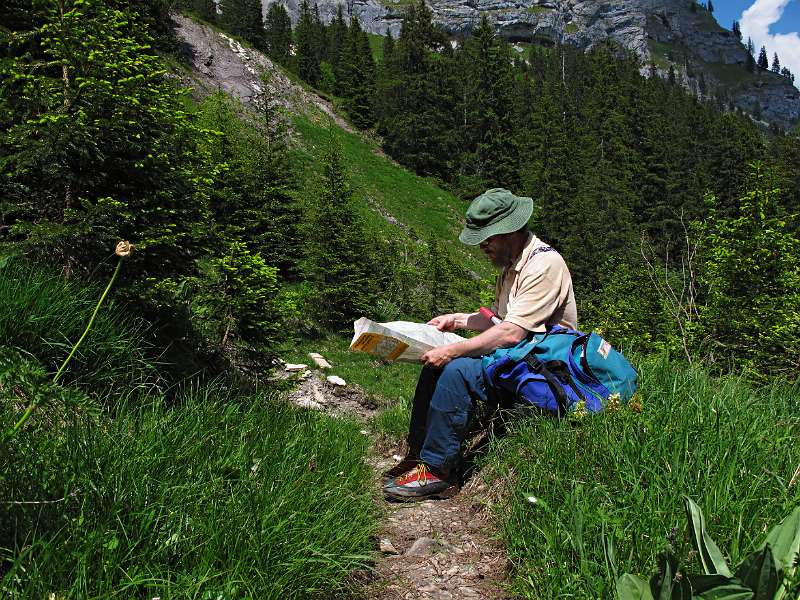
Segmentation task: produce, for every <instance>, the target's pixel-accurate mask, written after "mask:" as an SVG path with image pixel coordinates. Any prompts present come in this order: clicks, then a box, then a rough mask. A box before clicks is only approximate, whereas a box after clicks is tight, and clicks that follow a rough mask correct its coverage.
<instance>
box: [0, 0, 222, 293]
mask: <svg viewBox="0 0 800 600" xmlns="http://www.w3.org/2000/svg"><path fill="white" fill-rule="evenodd" d="M61 8H63V11H62V10H60V9H59V6H58V5H56V4H55V3H52V4H42V5H37V6H36V7H35V8H34V9H33V10H31V13H30V14H29V15H28V16H29V17H30V20H29V21H28V24H27V27H30V29H27V30H22V31H21V32H20V33H21V35H18V36H14V37H13V38H11V40H10V42H9V47H8V50H7V51H4V52H3V55H2V70H3V73H4V77H3V79H4V83H3V91H2V94H0V114H2V115H3V116H2V117H0V119H2V123H3V125H4V126H3V127H2V129H1V130H0V155H2V157H3V159H2V161H0V198H2V199H3V202H4V204H5V206H4V207H3V212H4V222H5V223H6V224H10V225H11V226H12V227H11V232H12V234H13V235H14V236H15V239H17V240H19V241H21V242H22V243H24V244H26V245H29V247H30V250H36V249H37V248H38V249H44V248H56V249H57V250H56V258H55V259H56V260H58V261H61V262H62V264H63V266H64V268H65V271H67V272H69V271H70V270H72V269H73V268H75V267H78V268H80V267H86V268H89V267H90V266H94V265H97V264H100V263H101V262H102V261H103V260H104V259H105V256H106V251H107V248H109V247H110V245H111V244H112V242H114V241H116V240H119V239H130V240H131V241H133V242H134V243H136V244H137V245H139V246H140V248H142V249H146V251H145V252H141V253H139V254H138V256H137V257H136V258H135V259H134V260H133V261H132V262H131V263H130V266H129V267H128V269H127V270H128V272H129V273H130V274H131V275H132V276H135V274H136V273H137V272H139V273H140V272H142V271H146V270H148V269H152V272H153V273H158V274H167V275H168V274H170V273H173V274H174V273H176V272H185V271H186V270H188V269H190V265H191V262H192V260H193V257H194V256H196V253H197V251H198V248H199V247H200V245H201V244H203V243H204V240H205V238H206V233H207V230H206V229H205V223H206V216H207V213H206V209H207V208H206V204H205V198H204V196H203V195H202V191H203V190H202V185H200V183H199V180H196V179H195V177H196V176H197V173H196V172H195V171H194V166H193V161H195V160H197V159H198V156H197V147H196V140H197V139H198V138H200V137H201V135H200V132H199V131H197V130H196V129H195V127H194V126H193V124H192V123H191V121H190V120H189V118H188V117H187V115H186V113H185V111H184V104H183V96H182V95H181V93H180V92H179V91H178V90H176V88H175V84H174V83H173V82H172V81H171V80H169V79H168V78H166V77H164V71H163V68H162V65H161V62H160V59H159V57H158V56H157V55H156V54H155V53H154V51H153V49H152V46H153V40H152V38H151V37H150V36H149V34H148V32H147V28H146V27H143V26H142V22H141V21H140V20H139V16H138V14H137V13H135V12H134V11H132V10H129V9H127V10H119V9H115V8H109V7H108V6H107V5H106V4H105V3H86V2H79V1H73V0H65V2H64V3H63V4H62V5H61ZM17 23H18V26H26V25H24V23H23V22H22V21H18V22H17ZM50 65H59V68H57V69H53V68H51V66H50ZM6 76H8V77H6ZM210 172H211V173H212V174H213V169H212V170H210ZM154 279H155V280H156V281H157V280H158V278H157V277H155V278H154Z"/></svg>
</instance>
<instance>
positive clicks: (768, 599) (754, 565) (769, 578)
mask: <svg viewBox="0 0 800 600" xmlns="http://www.w3.org/2000/svg"><path fill="white" fill-rule="evenodd" d="M736 577H738V578H739V579H740V580H741V581H742V583H743V584H744V585H746V586H747V587H749V588H750V589H751V590H753V592H754V593H755V596H754V598H755V600H772V599H773V597H774V596H775V592H776V591H777V589H778V584H779V583H780V579H779V578H778V570H777V567H776V565H775V561H774V560H773V558H772V550H771V549H770V547H769V546H764V547H763V548H762V549H761V550H759V551H758V552H753V553H752V554H751V555H750V556H748V557H747V558H745V559H744V560H743V561H742V564H740V565H739V567H738V568H737V569H736Z"/></svg>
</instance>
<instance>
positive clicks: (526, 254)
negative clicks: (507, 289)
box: [508, 232, 539, 273]
mask: <svg viewBox="0 0 800 600" xmlns="http://www.w3.org/2000/svg"><path fill="white" fill-rule="evenodd" d="M537 241H539V238H537V237H536V236H535V235H533V233H531V232H528V238H527V239H526V240H525V246H523V248H522V252H520V254H519V258H517V260H516V261H514V263H513V264H512V265H511V266H509V267H508V270H509V271H514V272H516V273H519V272H520V271H521V270H522V267H524V266H525V263H526V262H528V258H530V255H531V252H533V247H534V246H535V245H536V242H537Z"/></svg>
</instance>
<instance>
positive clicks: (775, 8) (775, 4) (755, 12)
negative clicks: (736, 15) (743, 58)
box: [739, 0, 800, 79]
mask: <svg viewBox="0 0 800 600" xmlns="http://www.w3.org/2000/svg"><path fill="white" fill-rule="evenodd" d="M790 1H791V0H756V1H755V2H754V3H753V5H752V6H751V7H750V8H748V9H747V10H745V11H744V12H743V13H742V17H741V19H740V23H739V24H740V26H741V29H742V36H743V37H744V39H745V40H747V38H748V37H750V38H752V40H753V44H754V45H755V47H756V58H758V52H759V50H760V49H761V46H766V48H767V56H768V57H769V64H770V66H772V56H773V54H774V53H775V52H777V53H778V58H779V59H780V61H781V66H785V67H789V70H791V72H792V73H794V74H795V75H796V76H797V78H798V79H800V35H798V33H797V32H796V31H793V32H792V33H774V34H773V33H770V32H769V28H770V25H773V24H775V23H777V22H778V21H780V20H781V16H782V15H783V11H784V9H785V8H786V5H787V4H789V2H790ZM795 1H800V0H795Z"/></svg>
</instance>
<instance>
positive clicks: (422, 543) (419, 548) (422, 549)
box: [405, 537, 448, 556]
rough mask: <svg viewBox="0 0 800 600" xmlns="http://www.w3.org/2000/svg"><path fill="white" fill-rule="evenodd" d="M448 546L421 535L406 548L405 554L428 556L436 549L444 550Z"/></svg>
mask: <svg viewBox="0 0 800 600" xmlns="http://www.w3.org/2000/svg"><path fill="white" fill-rule="evenodd" d="M446 549H448V546H447V545H446V544H442V543H441V542H437V541H436V540H434V539H433V538H429V537H421V538H419V539H418V540H417V541H415V542H414V543H413V544H411V547H410V548H409V549H408V550H406V554H405V555H406V556H430V555H431V554H433V553H434V552H436V551H437V550H446Z"/></svg>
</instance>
